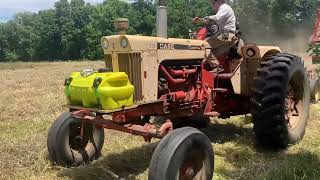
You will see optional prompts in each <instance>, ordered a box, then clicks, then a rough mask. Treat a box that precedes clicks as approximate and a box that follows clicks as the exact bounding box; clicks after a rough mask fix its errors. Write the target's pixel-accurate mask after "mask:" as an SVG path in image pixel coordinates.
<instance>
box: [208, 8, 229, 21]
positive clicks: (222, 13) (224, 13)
mask: <svg viewBox="0 0 320 180" xmlns="http://www.w3.org/2000/svg"><path fill="white" fill-rule="evenodd" d="M228 14H229V9H228V8H221V9H219V11H218V12H217V14H216V15H213V16H207V17H205V18H206V19H209V20H212V21H215V22H219V21H221V20H222V19H225V18H226V17H227V16H228Z"/></svg>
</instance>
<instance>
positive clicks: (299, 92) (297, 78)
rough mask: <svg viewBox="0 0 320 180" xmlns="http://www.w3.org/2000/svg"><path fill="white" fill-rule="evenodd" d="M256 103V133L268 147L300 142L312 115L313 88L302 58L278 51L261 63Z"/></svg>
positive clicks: (254, 96)
mask: <svg viewBox="0 0 320 180" xmlns="http://www.w3.org/2000/svg"><path fill="white" fill-rule="evenodd" d="M251 101H252V103H253V111H252V115H253V116H252V117H253V123H254V132H255V135H256V138H257V140H258V142H259V143H260V144H261V145H262V146H263V147H265V148H268V149H284V148H286V147H287V146H288V145H289V144H295V143H297V142H299V141H300V140H301V139H302V138H303V136H304V133H305V129H306V125H307V120H308V118H309V104H310V89H309V80H308V77H307V75H306V72H305V69H304V66H303V64H302V61H301V58H299V57H297V56H294V55H290V54H283V53H279V54H275V55H272V56H269V57H267V58H266V59H265V61H264V62H263V63H261V69H259V70H258V73H257V77H256V87H255V89H254V95H253V97H252V99H251Z"/></svg>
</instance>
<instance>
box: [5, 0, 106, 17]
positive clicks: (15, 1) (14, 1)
mask: <svg viewBox="0 0 320 180" xmlns="http://www.w3.org/2000/svg"><path fill="white" fill-rule="evenodd" d="M56 1H58V0H0V17H12V16H13V14H14V13H17V12H21V11H32V12H37V11H39V10H42V9H49V8H52V7H53V6H54V3H55V2H56ZM85 1H86V2H90V3H99V2H102V1H103V0H85Z"/></svg>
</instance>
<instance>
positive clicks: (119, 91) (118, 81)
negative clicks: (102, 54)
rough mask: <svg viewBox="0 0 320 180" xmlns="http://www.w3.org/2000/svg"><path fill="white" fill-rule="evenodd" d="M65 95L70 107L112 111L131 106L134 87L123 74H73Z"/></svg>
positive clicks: (67, 80) (69, 79) (68, 81)
mask: <svg viewBox="0 0 320 180" xmlns="http://www.w3.org/2000/svg"><path fill="white" fill-rule="evenodd" d="M65 94H66V96H67V100H68V104H69V105H71V106H82V107H86V108H99V109H103V110H113V109H118V108H122V107H128V106H131V105H132V104H133V94H134V87H133V85H132V84H131V83H130V81H129V78H128V75H127V74H126V73H124V72H107V73H97V72H89V73H88V72H85V71H84V72H74V73H72V74H71V76H70V77H69V78H67V79H66V81H65Z"/></svg>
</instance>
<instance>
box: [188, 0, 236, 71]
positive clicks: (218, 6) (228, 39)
mask: <svg viewBox="0 0 320 180" xmlns="http://www.w3.org/2000/svg"><path fill="white" fill-rule="evenodd" d="M208 1H209V3H210V5H211V7H212V10H213V12H215V13H216V15H213V16H207V17H204V18H199V17H195V18H194V19H193V23H199V22H200V23H205V24H206V27H207V29H208V34H207V39H206V40H207V42H208V43H209V45H210V46H211V48H212V50H211V53H210V55H209V56H208V57H206V58H205V59H204V62H203V63H204V64H209V66H210V68H212V69H214V68H217V67H218V66H219V61H218V58H219V57H220V56H223V55H224V54H225V53H226V52H229V50H230V48H232V47H233V46H235V45H236V43H237V41H238V38H237V37H236V35H235V33H236V17H235V15H234V12H233V10H232V8H231V7H230V6H229V5H228V4H226V2H225V0H208ZM219 71H220V70H219Z"/></svg>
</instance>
